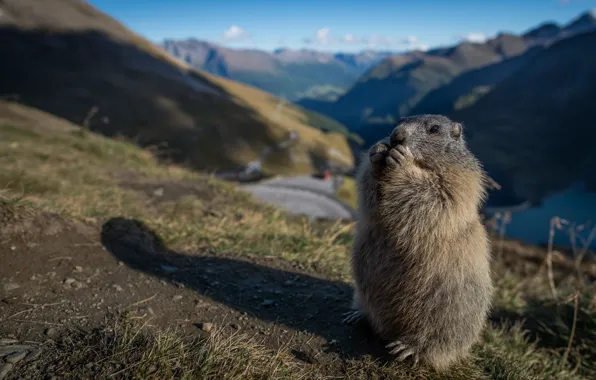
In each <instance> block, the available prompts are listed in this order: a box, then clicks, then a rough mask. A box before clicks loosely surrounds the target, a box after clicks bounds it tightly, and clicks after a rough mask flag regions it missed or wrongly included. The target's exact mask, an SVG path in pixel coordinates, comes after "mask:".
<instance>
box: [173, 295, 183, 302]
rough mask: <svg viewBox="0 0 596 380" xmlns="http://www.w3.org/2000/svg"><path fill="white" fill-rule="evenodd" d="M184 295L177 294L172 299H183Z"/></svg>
mask: <svg viewBox="0 0 596 380" xmlns="http://www.w3.org/2000/svg"><path fill="white" fill-rule="evenodd" d="M182 298H183V297H182V296H181V295H179V294H178V295H175V296H174V297H172V301H179V300H181V299H182Z"/></svg>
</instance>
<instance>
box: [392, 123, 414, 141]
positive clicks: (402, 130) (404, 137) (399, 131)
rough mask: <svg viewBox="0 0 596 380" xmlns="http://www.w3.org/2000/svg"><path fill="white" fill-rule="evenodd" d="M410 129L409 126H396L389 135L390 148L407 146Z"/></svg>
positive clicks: (410, 133)
mask: <svg viewBox="0 0 596 380" xmlns="http://www.w3.org/2000/svg"><path fill="white" fill-rule="evenodd" d="M412 129H413V128H412V126H409V125H400V126H397V127H396V128H395V129H394V130H393V132H392V133H391V137H390V143H391V146H395V145H405V144H407V143H408V140H409V137H410V136H411V135H412Z"/></svg>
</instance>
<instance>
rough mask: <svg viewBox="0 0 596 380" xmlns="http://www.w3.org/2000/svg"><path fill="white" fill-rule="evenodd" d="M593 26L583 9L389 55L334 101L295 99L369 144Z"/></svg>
mask: <svg viewBox="0 0 596 380" xmlns="http://www.w3.org/2000/svg"><path fill="white" fill-rule="evenodd" d="M594 28H596V16H595V15H594V13H593V12H586V13H584V14H582V15H580V16H578V17H577V18H575V19H574V20H571V21H570V22H569V23H568V24H567V25H565V26H559V25H557V24H555V23H544V24H541V25H539V26H537V27H535V28H532V29H529V30H528V31H527V32H525V33H522V34H521V35H520V36H517V35H513V34H510V33H500V34H498V35H497V36H496V37H494V38H492V39H489V40H487V41H486V42H484V43H470V42H462V43H460V44H458V45H455V46H452V47H446V48H439V49H434V50H430V51H428V52H425V53H421V52H413V53H407V54H403V55H400V56H396V57H390V58H387V59H385V60H384V61H382V62H381V63H379V64H378V65H377V66H375V67H373V68H372V69H371V70H369V71H368V72H367V73H366V74H364V75H363V76H362V77H360V79H359V80H358V81H357V83H356V84H355V85H354V86H353V87H352V88H350V89H349V90H348V91H347V92H346V93H345V94H343V95H342V96H340V97H339V98H338V99H337V100H335V101H331V102H329V101H317V100H305V101H303V102H300V104H301V105H303V106H305V107H308V108H310V109H313V110H316V111H319V112H322V113H324V114H326V115H329V116H331V117H333V118H335V119H337V120H339V121H341V122H342V123H344V124H346V125H347V126H348V128H349V129H350V130H352V131H354V132H356V133H358V134H359V135H360V136H361V137H363V138H364V140H365V141H366V143H367V144H372V143H374V142H375V141H378V140H379V139H380V138H382V137H383V136H384V135H386V134H387V133H388V132H389V131H390V130H391V129H392V128H393V126H394V123H395V121H396V120H397V118H399V117H400V116H405V115H409V114H420V113H448V112H450V111H452V110H456V109H459V108H462V107H467V106H470V105H471V104H473V103H474V102H475V101H476V100H477V99H479V98H481V97H482V96H483V95H485V94H486V93H488V92H489V91H490V90H491V88H493V87H494V86H495V85H497V84H498V83H500V82H501V81H502V80H504V79H505V78H507V77H509V76H510V75H512V74H513V73H515V72H516V71H517V70H518V69H520V68H521V67H523V66H524V65H525V64H526V63H527V62H529V61H530V60H532V59H533V57H534V55H535V54H536V53H538V52H539V51H541V50H542V49H544V48H545V47H547V46H549V45H550V44H552V43H555V42H557V41H559V40H561V39H565V38H569V37H572V36H574V35H577V34H581V33H584V32H586V31H589V30H593V29H594Z"/></svg>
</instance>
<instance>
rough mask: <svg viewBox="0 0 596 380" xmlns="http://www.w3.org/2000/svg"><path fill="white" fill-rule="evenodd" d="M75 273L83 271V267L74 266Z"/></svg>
mask: <svg viewBox="0 0 596 380" xmlns="http://www.w3.org/2000/svg"><path fill="white" fill-rule="evenodd" d="M75 271H76V272H79V273H80V272H82V271H83V267H82V266H80V265H77V266H75Z"/></svg>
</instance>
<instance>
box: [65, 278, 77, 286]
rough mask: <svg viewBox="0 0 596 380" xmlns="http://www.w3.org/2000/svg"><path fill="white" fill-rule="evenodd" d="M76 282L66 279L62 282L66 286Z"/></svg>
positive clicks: (72, 279)
mask: <svg viewBox="0 0 596 380" xmlns="http://www.w3.org/2000/svg"><path fill="white" fill-rule="evenodd" d="M76 281H77V280H75V279H74V278H72V277H71V278H67V279H66V280H64V283H65V284H66V285H71V284H72V283H73V282H76Z"/></svg>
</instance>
